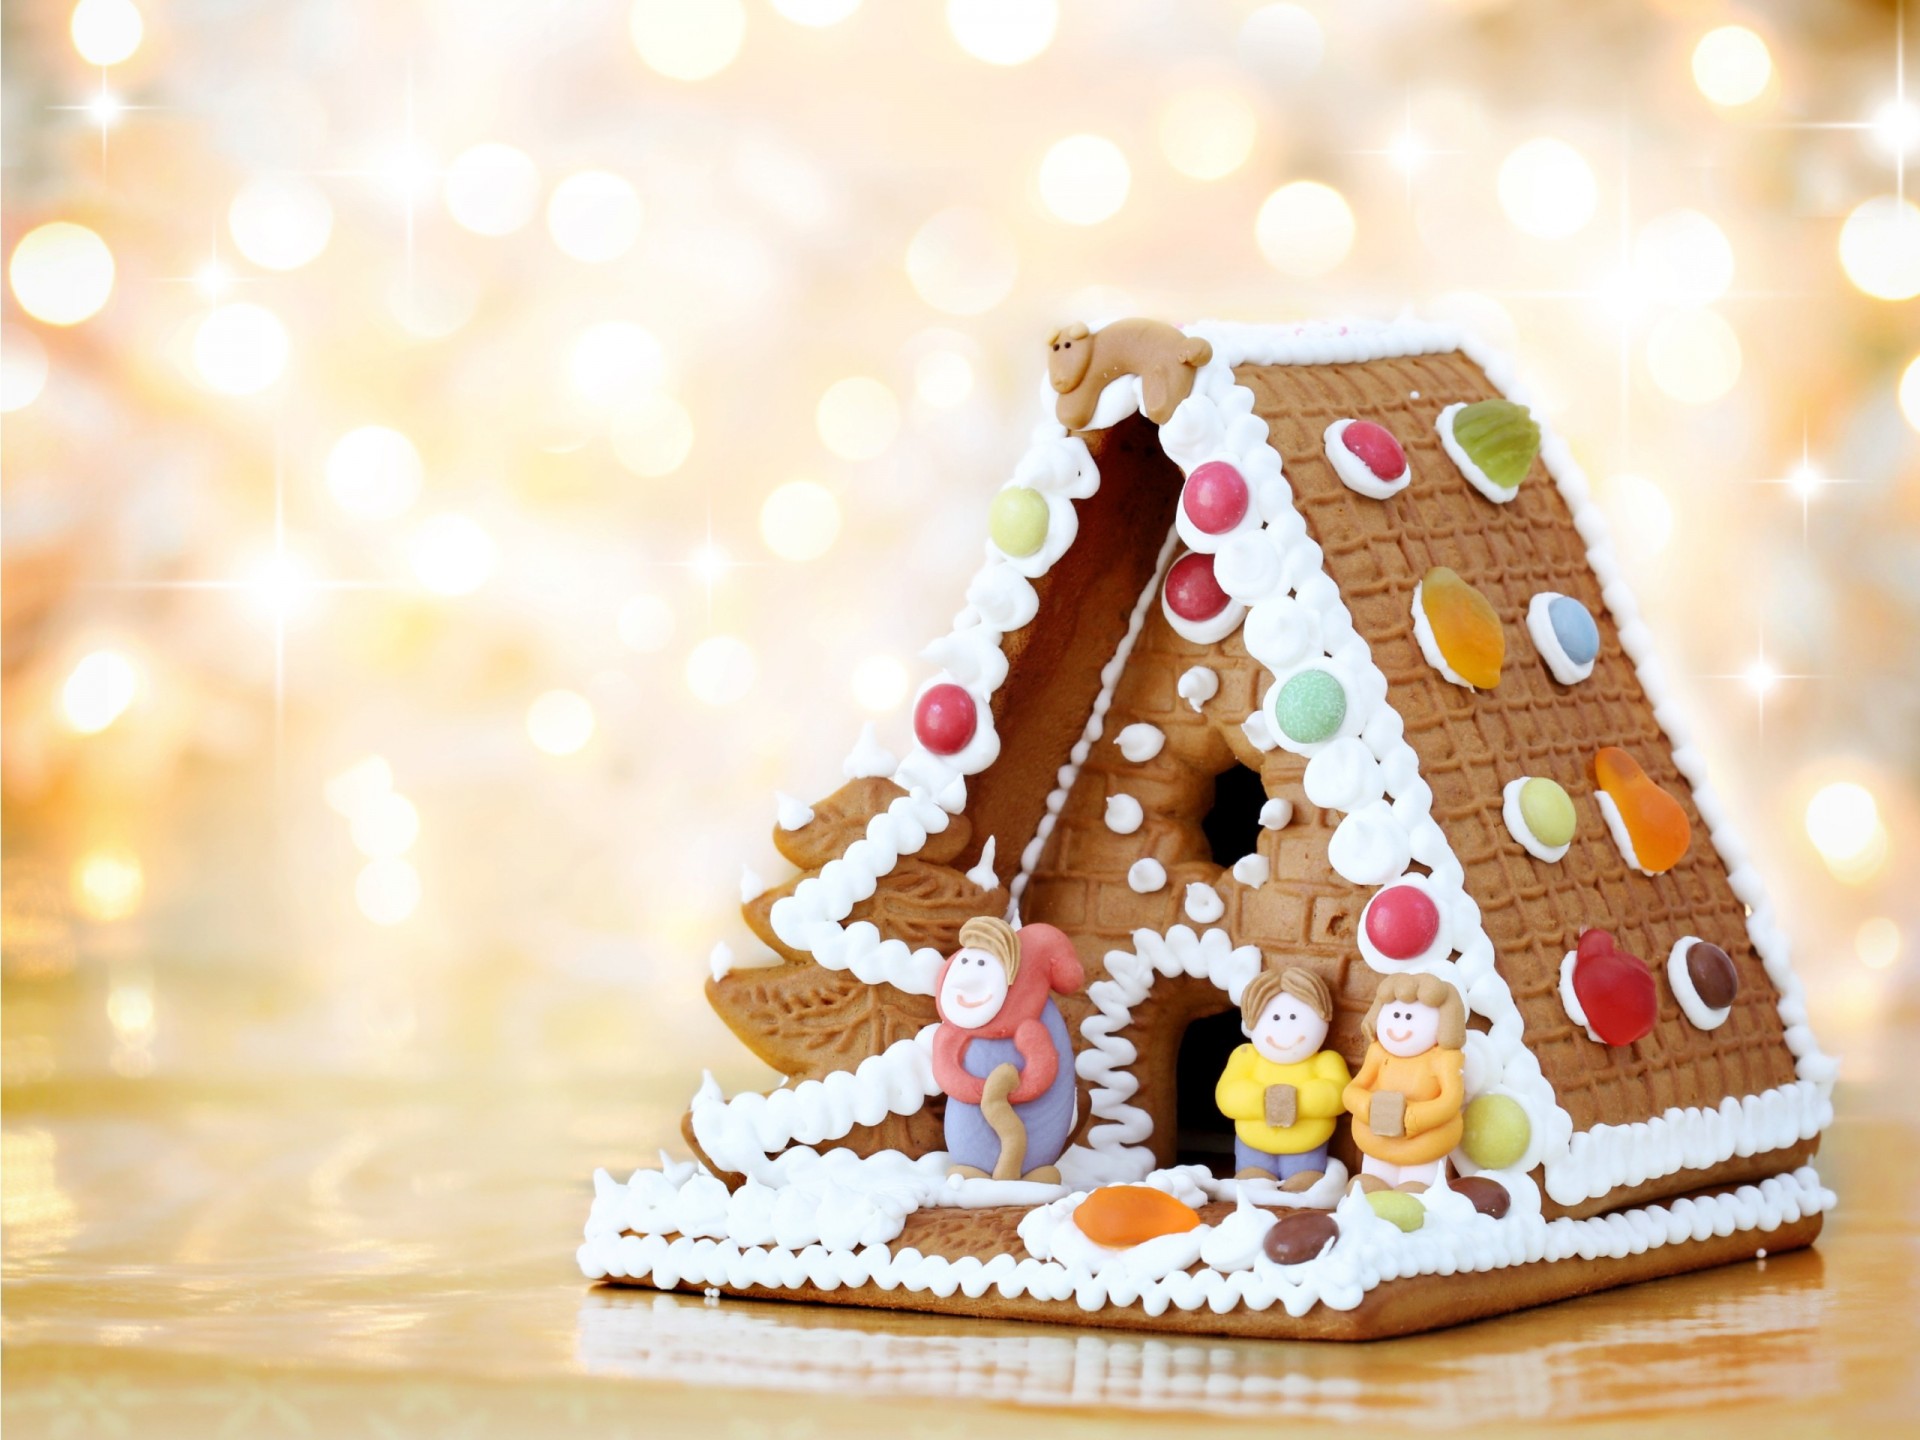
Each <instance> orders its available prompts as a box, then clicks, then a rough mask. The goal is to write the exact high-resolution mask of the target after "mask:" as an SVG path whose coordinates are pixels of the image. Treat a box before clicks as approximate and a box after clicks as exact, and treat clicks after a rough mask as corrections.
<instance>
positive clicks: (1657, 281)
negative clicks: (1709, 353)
mask: <svg viewBox="0 0 1920 1440" xmlns="http://www.w3.org/2000/svg"><path fill="white" fill-rule="evenodd" d="M1633 262H1634V269H1635V272H1636V275H1635V278H1636V280H1637V282H1638V283H1639V284H1640V285H1642V286H1644V287H1645V289H1646V292H1647V294H1648V296H1649V297H1650V298H1651V299H1654V300H1657V301H1660V302H1662V303H1665V304H1669V305H1710V304H1712V303H1713V302H1714V301H1715V300H1718V299H1720V298H1721V297H1722V296H1723V295H1725V294H1726V293H1727V291H1728V290H1730V289H1732V288H1733V272H1734V258H1733V242H1732V241H1730V240H1728V239H1727V234H1726V231H1724V230H1722V229H1721V228H1720V227H1719V226H1718V225H1716V224H1715V223H1714V222H1713V220H1712V219H1710V218H1709V217H1708V216H1706V215H1703V214H1701V213H1700V212H1699V211H1698V210H1669V211H1668V212H1667V213H1666V214H1664V215H1656V216H1655V217H1654V218H1653V219H1651V220H1649V221H1647V223H1646V224H1644V225H1642V226H1641V227H1640V231H1639V233H1638V234H1637V235H1636V236H1635V237H1634V243H1633Z"/></svg>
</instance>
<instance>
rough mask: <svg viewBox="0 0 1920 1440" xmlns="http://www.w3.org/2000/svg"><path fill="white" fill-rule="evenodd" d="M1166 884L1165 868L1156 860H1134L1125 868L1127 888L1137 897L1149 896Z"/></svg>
mask: <svg viewBox="0 0 1920 1440" xmlns="http://www.w3.org/2000/svg"><path fill="white" fill-rule="evenodd" d="M1166 883H1167V867H1166V866H1164V865H1162V864H1161V863H1160V862H1159V861H1158V860H1154V859H1145V860H1136V861H1134V862H1133V864H1131V865H1129V866H1128V867H1127V888H1128V889H1129V890H1132V891H1133V892H1134V893H1135V894H1137V895H1151V894H1152V893H1153V892H1154V891H1156V890H1158V889H1160V888H1162V887H1163V886H1164V885H1165V884H1166Z"/></svg>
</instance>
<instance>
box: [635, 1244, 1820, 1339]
mask: <svg viewBox="0 0 1920 1440" xmlns="http://www.w3.org/2000/svg"><path fill="white" fill-rule="evenodd" d="M1822 1219H1823V1216H1822V1215H1820V1214H1812V1215H1804V1216H1802V1217H1801V1218H1800V1219H1798V1220H1792V1221H1788V1222H1786V1223H1785V1224H1782V1225H1778V1226H1776V1227H1774V1228H1773V1229H1770V1230H1736V1231H1734V1232H1733V1233H1732V1234H1730V1235H1714V1236H1710V1237H1709V1238H1707V1239H1705V1240H1686V1241H1682V1242H1680V1243H1679V1244H1669V1245H1660V1246H1655V1247H1653V1248H1651V1249H1648V1250H1645V1251H1643V1252H1641V1253H1640V1254H1638V1255H1626V1256H1622V1257H1620V1258H1618V1259H1611V1258H1599V1259H1592V1260H1556V1261H1536V1262H1534V1263H1532V1264H1529V1265H1518V1266H1512V1267H1509V1268H1505V1269H1499V1270H1486V1271H1480V1272H1476V1273H1471V1274H1464V1275H1417V1276H1412V1277H1409V1278H1407V1279H1402V1280H1390V1281H1387V1282H1384V1283H1383V1284H1380V1285H1378V1286H1376V1287H1375V1288H1374V1289H1372V1290H1370V1291H1368V1292H1367V1294H1366V1297H1365V1298H1364V1299H1363V1300H1362V1301H1361V1302H1360V1304H1359V1305H1358V1306H1356V1307H1355V1308H1354V1309H1352V1310H1334V1309H1331V1308H1329V1307H1328V1306H1325V1305H1316V1306H1314V1307H1313V1309H1311V1310H1309V1311H1308V1312H1307V1313H1306V1314H1304V1315H1301V1316H1293V1315H1289V1314H1287V1312H1286V1311H1285V1310H1283V1309H1281V1308H1280V1307H1278V1306H1274V1307H1272V1308H1270V1309H1267V1310H1264V1311H1257V1310H1248V1309H1245V1308H1236V1309H1233V1310H1230V1311H1228V1312H1227V1313H1226V1314H1224V1315H1217V1314H1215V1313H1214V1312H1213V1311H1211V1310H1208V1309H1200V1310H1174V1309H1169V1310H1167V1311H1165V1312H1164V1313H1162V1314H1160V1315H1149V1314H1147V1313H1146V1312H1145V1311H1144V1310H1142V1309H1141V1308H1140V1307H1139V1306H1137V1305H1125V1306H1122V1305H1108V1306H1105V1307H1103V1308H1101V1309H1099V1310H1094V1311H1088V1310H1083V1309H1081V1308H1080V1307H1079V1306H1078V1305H1076V1304H1074V1303H1073V1302H1071V1301H1060V1300H1043V1299H1039V1298H1036V1297H1034V1296H1031V1295H1022V1296H1018V1297H1016V1298H1011V1299H1009V1298H1008V1297H1006V1296H1004V1295H1001V1294H999V1293H998V1292H997V1291H994V1290H989V1291H988V1292H987V1293H986V1294H984V1295H981V1296H979V1297H977V1298H975V1297H971V1296H968V1295H966V1294H964V1293H962V1292H958V1291H956V1292H955V1293H954V1294H952V1295H950V1296H946V1297H942V1296H939V1295H936V1294H933V1293H932V1292H929V1291H917V1292H915V1291H906V1290H900V1289H893V1290H884V1289H881V1288H880V1287H878V1286H876V1285H859V1286H841V1287H836V1288H834V1289H831V1290H829V1289H822V1288H820V1287H819V1286H815V1285H796V1286H782V1287H772V1286H745V1287H739V1288H736V1287H733V1286H726V1285H721V1286H707V1285H702V1284H699V1283H697V1282H695V1281H691V1280H687V1281H681V1282H679V1283H677V1284H675V1285H672V1286H655V1285H654V1284H653V1283H652V1281H651V1280H650V1279H648V1278H647V1277H645V1276H641V1277H636V1278H621V1277H613V1276H609V1277H607V1279H606V1280H605V1281H604V1282H602V1283H605V1284H611V1285H627V1286H638V1287H643V1288H647V1289H671V1290H678V1291H683V1292H686V1293H689V1294H695V1295H698V1294H712V1293H716V1292H717V1293H719V1294H721V1295H727V1296H731V1297H733V1298H735V1299H741V1300H789V1301H792V1300H797V1301H806V1302H812V1303H815V1304H822V1305H858V1306H863V1307H866V1308H869V1309H876V1310H900V1311H919V1312H922V1313H925V1314H931V1315H959V1316H967V1317H971V1318H973V1319H979V1320H1031V1321H1039V1322H1043V1323H1049V1324H1055V1325H1080V1326H1090V1327H1098V1328H1101V1329H1109V1330H1147V1331H1161V1332H1167V1333H1172V1334H1180V1335H1223V1336H1231V1337H1234V1338H1237V1339H1249V1340H1387V1339H1392V1338H1393V1337H1395V1336H1398V1335H1415V1334H1419V1333H1420V1332H1422V1331H1427V1330H1443V1329H1446V1328H1448V1327H1449V1326H1453V1325H1463V1324H1466V1323H1468V1322H1469V1321H1473V1320H1485V1319H1487V1318H1489V1317H1491V1316H1494V1315H1504V1314H1507V1313H1509V1312H1511V1311H1515V1310H1526V1309H1531V1308H1532V1307H1534V1306H1536V1305H1549V1304H1552V1303H1553V1302H1555V1301H1558V1300H1571V1299H1575V1298H1577V1297H1579V1296H1581V1295H1591V1294H1593V1293H1595V1292H1596V1291H1600V1290H1610V1289H1613V1288H1614V1287H1615V1286H1619V1285H1634V1284H1638V1283H1639V1282H1641V1281H1643V1280H1658V1279H1662V1278H1664V1277H1666V1276H1669V1275H1682V1274H1685V1273H1686V1272H1688V1271H1690V1270H1705V1269H1709V1268H1711V1267H1713V1266H1715V1265H1730V1264H1733V1263H1735V1262H1738V1261H1742V1260H1751V1259H1753V1258H1755V1256H1756V1255H1758V1254H1761V1253H1765V1254H1767V1255H1779V1254H1783V1253H1785V1252H1786V1251H1789V1250H1800V1249H1804V1248H1805V1247H1807V1246H1809V1245H1811V1244H1813V1242H1814V1239H1815V1238H1816V1237H1817V1236H1818V1235H1819V1234H1820V1225H1821V1221H1822Z"/></svg>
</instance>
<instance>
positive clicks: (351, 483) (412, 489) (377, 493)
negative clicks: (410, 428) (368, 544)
mask: <svg viewBox="0 0 1920 1440" xmlns="http://www.w3.org/2000/svg"><path fill="white" fill-rule="evenodd" d="M425 474H426V471H425V467H424V466H423V465H422V464H421V461H420V452H419V451H418V450H416V449H414V446H413V442H412V441H411V440H409V439H408V438H407V437H406V436H405V435H402V434H401V433H400V432H399V431H398V430H395V429H394V428H393V427H392V426H389V425H361V426H358V427H357V428H355V429H352V430H349V431H348V432H347V433H346V434H344V435H342V436H341V437H340V438H339V439H338V440H336V441H334V442H333V448H332V449H330V450H329V451H328V452H327V463H326V480H327V493H328V494H329V495H330V496H332V498H333V502H334V504H336V505H338V506H339V507H340V508H341V509H342V510H344V511H346V512H347V514H349V515H353V516H356V517H358V518H359V519H362V520H391V519H393V518H394V517H395V516H398V515H404V514H406V512H407V511H408V510H409V509H411V508H412V506H413V502H414V501H415V500H416V499H418V498H419V496H420V487H421V485H422V484H423V483H424V481H425Z"/></svg>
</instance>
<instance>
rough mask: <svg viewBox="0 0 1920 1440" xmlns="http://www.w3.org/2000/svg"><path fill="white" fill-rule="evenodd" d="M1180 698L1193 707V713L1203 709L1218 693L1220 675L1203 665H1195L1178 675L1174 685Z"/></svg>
mask: <svg viewBox="0 0 1920 1440" xmlns="http://www.w3.org/2000/svg"><path fill="white" fill-rule="evenodd" d="M1175 688H1176V689H1177V690H1178V691H1179V693H1180V698H1181V699H1182V700H1184V701H1186V702H1187V704H1189V705H1191V706H1192V707H1193V708H1194V711H1195V713H1198V712H1199V711H1200V710H1202V709H1204V708H1205V706H1206V703H1207V702H1208V701H1209V700H1211V699H1213V697H1214V696H1216V695H1218V694H1219V693H1220V677H1219V676H1218V675H1217V674H1215V673H1214V672H1213V670H1212V669H1211V668H1209V667H1208V666H1205V665H1195V666H1194V667H1193V668H1191V669H1190V670H1188V671H1187V672H1186V673H1185V674H1184V675H1182V676H1181V677H1180V681H1179V684H1178V685H1177V686H1176V687H1175Z"/></svg>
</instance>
